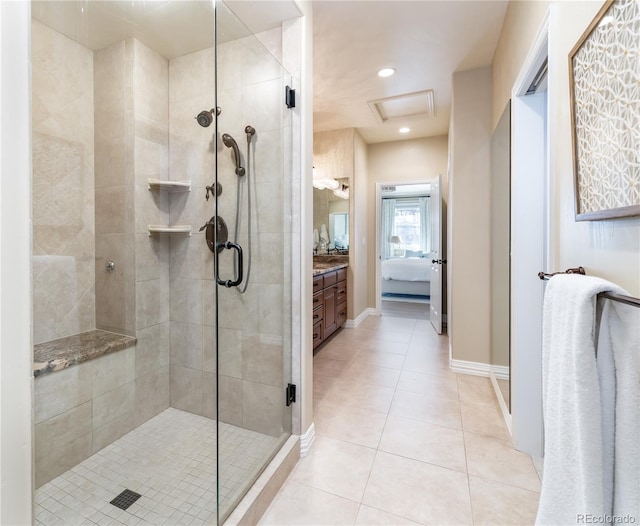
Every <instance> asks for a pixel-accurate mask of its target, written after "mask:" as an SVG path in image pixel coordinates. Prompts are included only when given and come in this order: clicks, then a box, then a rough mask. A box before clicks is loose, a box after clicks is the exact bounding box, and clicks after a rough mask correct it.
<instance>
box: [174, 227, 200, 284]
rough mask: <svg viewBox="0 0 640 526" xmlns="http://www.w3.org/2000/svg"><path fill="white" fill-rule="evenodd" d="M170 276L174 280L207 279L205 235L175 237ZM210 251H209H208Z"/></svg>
mask: <svg viewBox="0 0 640 526" xmlns="http://www.w3.org/2000/svg"><path fill="white" fill-rule="evenodd" d="M170 245H171V251H170V258H171V259H170V269H171V271H170V276H171V278H172V279H177V278H183V279H198V280H202V279H204V278H205V273H204V263H205V257H206V252H205V250H204V249H205V248H206V246H207V240H206V237H205V233H204V232H202V233H201V234H193V235H192V236H191V237H174V238H172V239H171V240H170ZM206 251H207V252H208V251H209V250H208V249H207V250H206Z"/></svg>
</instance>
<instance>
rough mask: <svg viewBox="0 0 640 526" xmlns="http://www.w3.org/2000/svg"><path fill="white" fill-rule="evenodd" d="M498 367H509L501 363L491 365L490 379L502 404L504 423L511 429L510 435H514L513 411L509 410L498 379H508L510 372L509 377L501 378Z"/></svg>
mask: <svg viewBox="0 0 640 526" xmlns="http://www.w3.org/2000/svg"><path fill="white" fill-rule="evenodd" d="M496 368H504V369H507V371H508V369H509V368H508V367H504V366H501V365H497V366H496V365H493V366H491V371H490V373H489V379H490V380H491V385H492V386H493V390H494V392H495V393H496V398H497V399H498V405H499V406H500V411H502V418H503V419H504V423H505V425H506V426H507V431H509V436H510V437H513V434H512V432H511V413H510V412H509V408H508V407H507V402H506V401H505V399H504V397H503V396H502V391H501V390H500V386H499V385H498V380H506V379H507V378H509V373H508V372H507V378H499V377H498V376H497V375H496V371H495V369H496Z"/></svg>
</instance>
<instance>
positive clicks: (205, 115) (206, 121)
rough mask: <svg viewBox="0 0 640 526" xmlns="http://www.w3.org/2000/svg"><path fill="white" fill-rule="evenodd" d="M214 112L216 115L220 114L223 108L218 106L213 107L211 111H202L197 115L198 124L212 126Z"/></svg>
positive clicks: (204, 126) (205, 126)
mask: <svg viewBox="0 0 640 526" xmlns="http://www.w3.org/2000/svg"><path fill="white" fill-rule="evenodd" d="M214 112H215V114H216V115H220V113H221V112H222V110H221V109H220V107H219V106H218V107H216V108H211V109H210V110H209V111H201V112H200V113H198V115H197V117H196V120H197V121H198V124H199V125H200V126H202V127H203V128H208V127H209V126H211V123H212V122H213V114H214Z"/></svg>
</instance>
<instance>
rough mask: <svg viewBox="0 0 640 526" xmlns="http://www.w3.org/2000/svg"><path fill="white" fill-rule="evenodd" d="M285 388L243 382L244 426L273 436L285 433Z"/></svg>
mask: <svg viewBox="0 0 640 526" xmlns="http://www.w3.org/2000/svg"><path fill="white" fill-rule="evenodd" d="M283 392H284V387H274V386H270V385H263V384H259V383H254V382H246V381H245V382H242V426H243V427H245V428H246V429H251V430H252V431H258V432H259V433H264V434H266V435H271V436H276V437H277V436H280V435H281V434H282V433H283V431H284V430H283V428H282V425H283V421H284V409H285V405H284V401H283Z"/></svg>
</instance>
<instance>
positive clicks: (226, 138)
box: [222, 133, 245, 177]
mask: <svg viewBox="0 0 640 526" xmlns="http://www.w3.org/2000/svg"><path fill="white" fill-rule="evenodd" d="M222 143H223V144H224V145H225V146H226V147H227V148H231V149H232V150H233V155H234V157H235V158H236V175H238V176H240V177H242V176H243V175H244V173H245V171H244V168H243V167H242V166H241V165H240V149H239V148H238V143H237V142H236V140H235V139H234V138H233V137H231V135H229V134H228V133H223V134H222Z"/></svg>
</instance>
